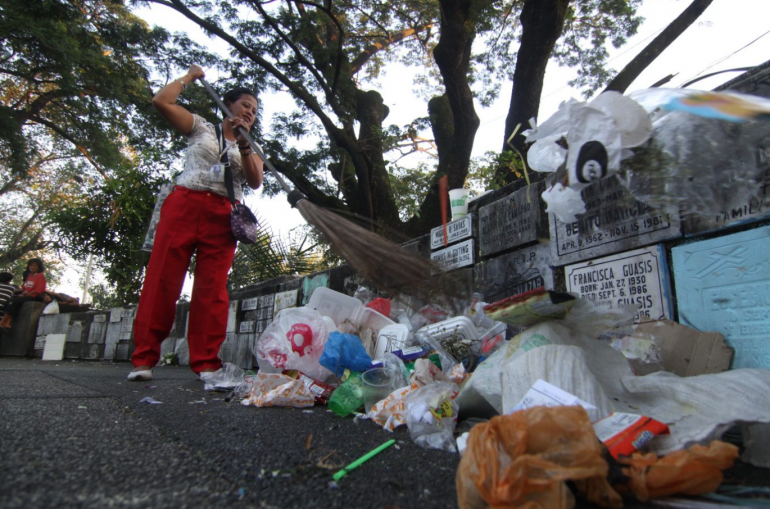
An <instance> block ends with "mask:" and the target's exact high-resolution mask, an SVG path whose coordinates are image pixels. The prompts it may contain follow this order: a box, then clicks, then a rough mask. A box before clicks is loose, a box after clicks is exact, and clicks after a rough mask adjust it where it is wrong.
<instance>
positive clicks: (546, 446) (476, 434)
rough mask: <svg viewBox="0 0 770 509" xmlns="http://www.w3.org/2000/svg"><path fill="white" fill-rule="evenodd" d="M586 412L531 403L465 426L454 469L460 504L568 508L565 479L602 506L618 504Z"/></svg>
mask: <svg viewBox="0 0 770 509" xmlns="http://www.w3.org/2000/svg"><path fill="white" fill-rule="evenodd" d="M608 469H609V466H608V464H607V462H606V461H605V460H604V459H603V458H602V445H601V444H600V442H599V441H598V440H597V439H596V435H595V434H594V431H593V428H592V427H591V422H590V421H589V420H588V414H586V411H585V410H584V409H583V408H581V407H571V406H570V407H567V406H564V407H553V408H546V407H534V408H530V409H528V410H522V411H519V412H515V413H513V414H511V415H502V416H497V417H494V418H493V419H492V420H491V421H489V422H488V423H484V424H478V425H476V426H474V428H473V429H472V430H471V433H470V436H469V437H468V442H467V446H466V449H465V454H464V455H463V458H462V460H461V461H460V466H459V467H458V469H457V477H456V484H457V499H458V503H459V505H460V508H461V509H477V508H479V509H480V508H486V507H492V508H522V509H541V508H542V509H571V508H572V507H574V506H575V500H574V497H573V495H572V493H571V492H570V490H569V488H568V487H567V486H566V484H565V481H568V480H573V481H579V482H578V483H576V485H577V486H578V489H579V490H580V491H581V492H582V493H584V494H585V495H586V496H587V498H588V499H589V500H590V501H591V502H593V503H595V504H597V505H600V506H603V507H613V508H618V507H622V505H623V504H622V501H621V498H620V495H618V494H617V493H616V492H615V491H614V490H613V489H612V487H610V485H609V483H608V482H607V473H608Z"/></svg>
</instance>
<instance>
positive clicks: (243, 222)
mask: <svg viewBox="0 0 770 509" xmlns="http://www.w3.org/2000/svg"><path fill="white" fill-rule="evenodd" d="M225 171H228V170H225ZM230 229H231V230H232V231H233V237H235V240H238V241H240V242H243V243H244V244H253V243H255V242H256V241H257V237H258V236H259V222H258V221H257V218H256V216H254V213H253V212H252V211H250V210H249V207H247V206H246V205H242V204H240V203H236V204H234V205H233V211H232V212H231V213H230Z"/></svg>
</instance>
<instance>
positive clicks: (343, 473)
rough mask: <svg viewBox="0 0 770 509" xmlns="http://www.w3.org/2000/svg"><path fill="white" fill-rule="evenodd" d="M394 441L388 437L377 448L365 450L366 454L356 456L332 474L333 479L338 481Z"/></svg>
mask: <svg viewBox="0 0 770 509" xmlns="http://www.w3.org/2000/svg"><path fill="white" fill-rule="evenodd" d="M395 443H396V441H395V440H394V439H390V440H388V441H387V442H385V443H384V444H382V445H381V446H379V447H378V448H376V449H374V450H373V451H369V452H367V453H366V454H364V455H363V456H361V457H360V458H358V459H357V460H356V461H354V462H353V463H351V464H350V465H348V466H346V467H345V468H343V469H342V470H340V471H339V472H337V473H336V474H334V480H335V481H339V480H340V479H342V478H343V477H345V476H346V475H348V472H350V471H351V470H353V469H354V468H357V467H359V466H361V464H362V463H365V462H367V461H369V460H370V459H372V458H373V457H375V456H377V455H378V454H380V453H381V452H382V451H384V450H385V449H387V448H388V447H390V446H391V445H393V444H395Z"/></svg>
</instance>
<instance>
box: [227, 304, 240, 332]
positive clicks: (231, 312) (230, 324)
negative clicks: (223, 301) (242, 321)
mask: <svg viewBox="0 0 770 509" xmlns="http://www.w3.org/2000/svg"><path fill="white" fill-rule="evenodd" d="M237 315H238V301H237V300H231V301H230V307H229V309H228V310H227V332H235V326H236V322H237Z"/></svg>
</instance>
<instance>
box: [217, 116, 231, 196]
mask: <svg viewBox="0 0 770 509" xmlns="http://www.w3.org/2000/svg"><path fill="white" fill-rule="evenodd" d="M215 127H216V131H217V145H218V146H219V150H220V151H221V152H222V156H221V157H220V158H219V162H220V163H222V164H224V165H225V187H226V188H227V197H228V198H230V205H232V206H233V207H234V206H235V191H234V190H233V175H232V173H230V160H229V159H228V156H227V150H225V147H227V140H225V133H224V131H223V129H222V124H217V125H216V126H215Z"/></svg>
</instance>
